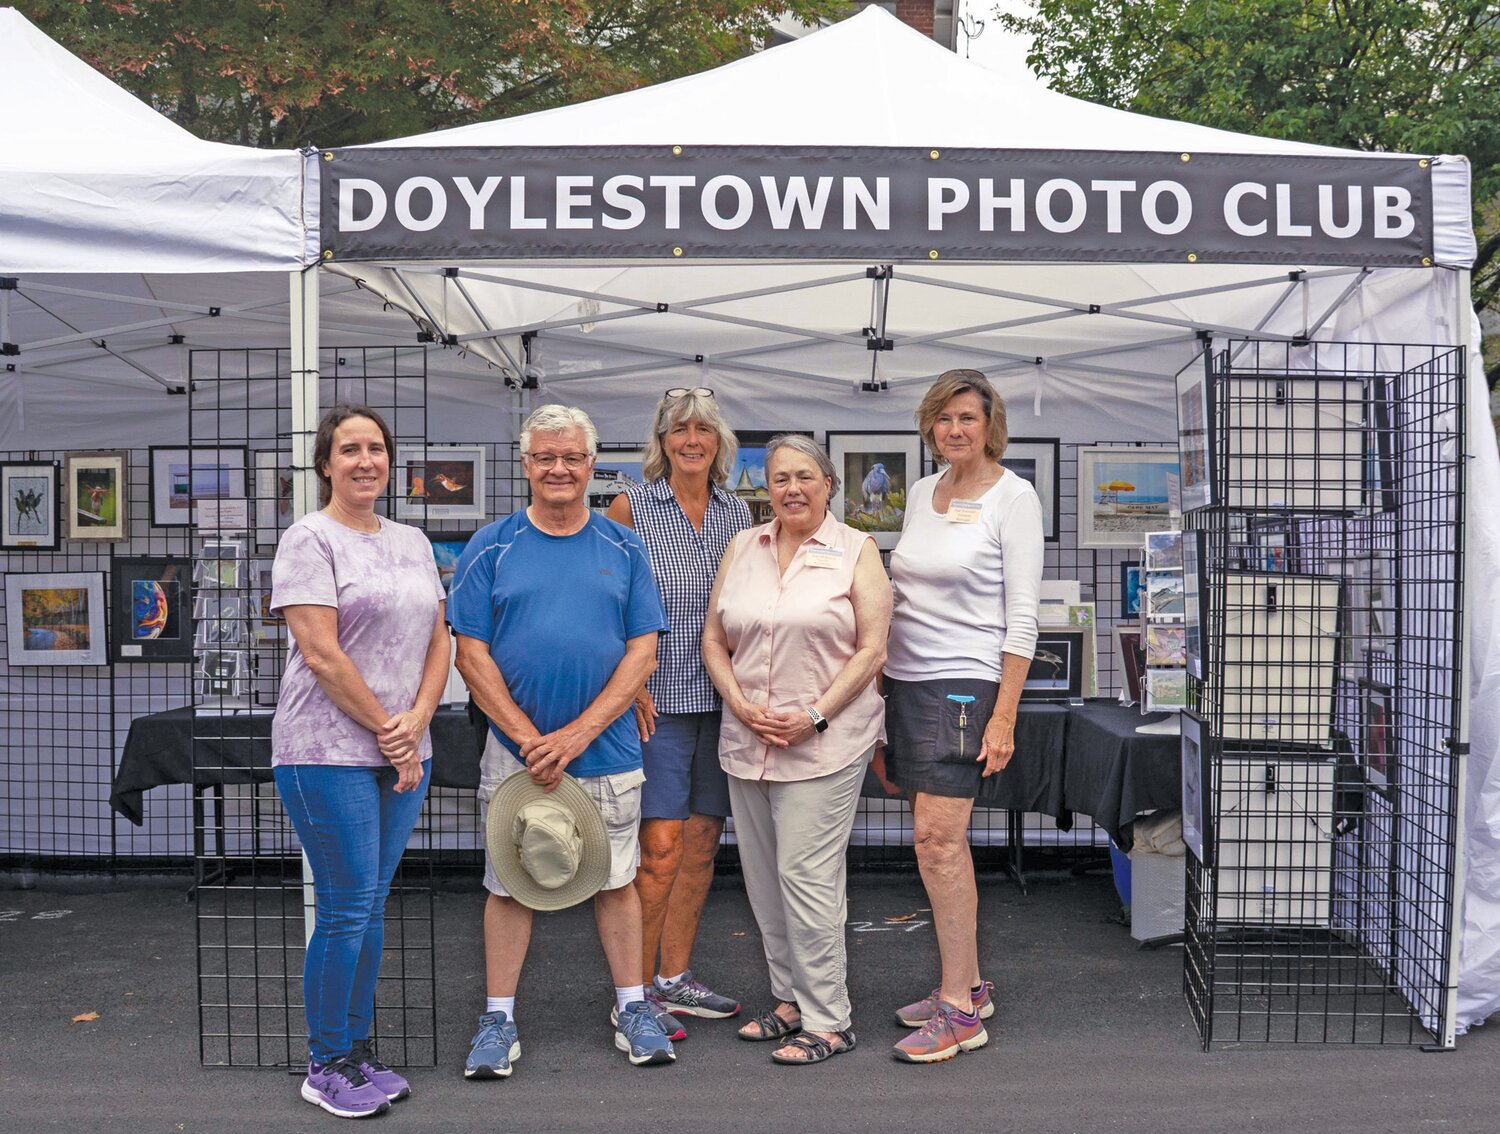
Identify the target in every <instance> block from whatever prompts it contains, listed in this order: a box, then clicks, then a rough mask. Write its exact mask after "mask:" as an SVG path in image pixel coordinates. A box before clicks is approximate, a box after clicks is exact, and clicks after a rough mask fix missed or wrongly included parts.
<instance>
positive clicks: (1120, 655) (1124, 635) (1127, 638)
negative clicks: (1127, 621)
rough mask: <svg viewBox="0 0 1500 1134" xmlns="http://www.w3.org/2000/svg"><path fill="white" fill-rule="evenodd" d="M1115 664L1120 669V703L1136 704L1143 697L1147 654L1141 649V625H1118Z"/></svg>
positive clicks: (1115, 635)
mask: <svg viewBox="0 0 1500 1134" xmlns="http://www.w3.org/2000/svg"><path fill="white" fill-rule="evenodd" d="M1114 639H1115V665H1116V667H1117V668H1118V669H1119V671H1120V703H1121V704H1122V705H1134V704H1135V703H1136V702H1138V701H1139V700H1140V699H1141V675H1142V674H1143V673H1144V672H1145V669H1146V654H1145V651H1144V650H1142V649H1141V628H1140V627H1139V626H1116V627H1115V628H1114Z"/></svg>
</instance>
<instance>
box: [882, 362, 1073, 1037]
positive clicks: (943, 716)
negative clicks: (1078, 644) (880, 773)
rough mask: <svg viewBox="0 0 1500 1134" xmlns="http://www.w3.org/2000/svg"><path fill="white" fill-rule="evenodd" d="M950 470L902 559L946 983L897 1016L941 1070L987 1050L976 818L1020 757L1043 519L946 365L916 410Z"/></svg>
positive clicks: (905, 766)
mask: <svg viewBox="0 0 1500 1134" xmlns="http://www.w3.org/2000/svg"><path fill="white" fill-rule="evenodd" d="M916 416H917V427H918V428H919V429H920V430H921V432H922V437H923V439H924V440H925V441H926V443H927V446H928V448H929V449H930V450H931V451H932V453H933V456H934V457H936V459H937V462H938V464H939V465H946V466H947V467H946V468H944V469H943V470H942V471H941V472H939V473H938V474H937V475H935V476H930V477H925V478H924V479H922V480H920V481H918V482H917V483H916V484H914V485H913V486H912V487H911V490H910V492H908V493H907V503H906V518H905V524H904V526H903V529H902V532H901V542H900V543H899V544H898V545H897V547H896V550H895V551H894V552H893V553H892V555H891V581H892V584H893V587H894V591H895V609H894V612H893V614H892V618H891V638H890V646H889V651H888V657H887V659H886V665H885V674H886V691H887V701H886V733H887V738H888V739H887V744H888V748H887V751H886V772H887V774H888V775H889V777H890V778H891V779H892V780H893V781H894V782H895V783H896V784H897V785H899V786H900V787H901V788H902V789H903V790H904V791H905V792H906V794H907V797H908V798H909V799H910V801H911V807H912V816H913V825H914V836H915V842H916V850H917V864H918V866H919V867H920V868H921V871H922V881H923V883H924V884H925V885H926V887H927V896H928V899H929V900H930V902H931V904H932V916H933V923H934V927H935V929H936V931H937V939H938V953H939V956H940V958H941V963H942V979H941V981H940V983H939V985H938V987H937V988H935V989H934V990H933V991H932V994H931V995H929V996H927V997H925V998H924V999H922V1000H919V1001H917V1002H915V1003H914V1004H908V1005H907V1006H906V1007H904V1008H902V1009H901V1010H900V1011H898V1012H897V1014H896V1015H897V1019H898V1021H899V1022H900V1023H901V1024H903V1025H904V1026H906V1027H911V1028H915V1029H917V1030H916V1031H915V1032H913V1033H912V1034H911V1035H910V1036H908V1037H907V1038H906V1039H904V1040H902V1041H901V1042H900V1043H898V1044H897V1045H896V1049H895V1054H896V1057H897V1058H898V1059H902V1060H906V1061H908V1062H912V1063H931V1062H936V1061H938V1060H943V1059H950V1058H952V1057H953V1056H954V1055H957V1054H958V1053H959V1052H960V1051H972V1050H974V1049H975V1048H979V1047H983V1046H984V1044H985V1043H987V1042H988V1040H989V1037H988V1035H987V1034H986V1032H985V1029H984V1024H983V1023H982V1022H981V1021H982V1020H983V1019H985V1018H987V1017H989V1016H991V1015H993V1014H994V1011H995V1008H994V1004H993V1002H992V1000H991V996H990V994H991V992H992V991H993V987H994V986H993V985H992V984H991V983H990V982H988V981H985V980H982V979H981V978H980V975H979V950H978V943H977V939H976V929H975V926H976V915H977V908H978V892H977V890H976V888H975V885H974V861H973V858H972V856H971V855H970V853H969V842H968V827H969V815H970V813H971V812H972V811H973V809H974V796H975V794H976V793H977V791H978V788H979V782H980V779H981V777H984V776H992V775H995V774H996V773H997V772H999V771H1000V770H1001V769H1002V768H1004V767H1005V765H1006V764H1007V763H1009V762H1010V758H1011V755H1012V753H1013V752H1014V751H1015V724H1016V711H1017V707H1018V706H1019V704H1020V700H1021V687H1022V685H1023V684H1025V681H1026V674H1027V672H1028V671H1029V669H1030V667H1031V656H1032V653H1033V652H1034V651H1035V649H1036V633H1037V632H1036V627H1037V602H1038V598H1039V595H1040V591H1041V579H1042V541H1043V536H1042V510H1041V503H1040V501H1039V500H1038V499H1037V495H1036V490H1035V489H1034V488H1033V487H1032V486H1031V484H1030V483H1029V482H1027V481H1026V480H1024V479H1022V478H1021V477H1019V476H1017V475H1016V474H1015V473H1013V472H1010V471H1008V470H1006V469H1004V468H1003V467H1001V465H1000V464H999V460H1000V457H1001V455H1002V454H1003V453H1004V452H1005V446H1006V443H1007V441H1008V440H1009V433H1008V431H1007V428H1006V421H1005V403H1004V402H1003V401H1001V399H1000V396H999V395H998V394H997V393H996V392H995V390H994V387H992V386H991V385H990V383H989V381H988V380H987V379H986V378H985V377H984V375H982V374H980V373H979V372H978V371H977V370H949V371H948V372H946V373H945V374H943V375H942V376H941V377H940V378H938V380H937V381H936V382H935V383H933V386H932V388H931V389H930V390H928V391H927V394H926V396H925V397H924V398H923V399H922V402H921V404H920V405H919V406H918V407H917V415H916Z"/></svg>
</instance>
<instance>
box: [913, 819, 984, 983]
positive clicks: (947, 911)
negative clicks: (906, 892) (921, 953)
mask: <svg viewBox="0 0 1500 1134" xmlns="http://www.w3.org/2000/svg"><path fill="white" fill-rule="evenodd" d="M973 810H974V801H973V800H972V799H955V798H952V797H949V796H944V795H928V794H927V793H926V792H917V793H916V796H915V798H914V799H913V800H912V816H913V838H914V840H915V842H916V849H917V866H918V867H919V868H920V869H921V871H922V883H923V885H925V886H926V887H927V900H928V901H930V902H931V903H932V923H933V928H934V929H935V930H936V932H937V939H938V957H939V958H940V960H941V962H942V968H943V975H942V982H941V984H940V985H939V995H940V996H941V997H942V998H943V999H944V1000H946V1001H947V1002H948V1003H949V1004H952V1005H953V1006H954V1007H957V1008H962V1009H964V1011H968V1009H969V1005H970V1003H971V1000H970V990H971V989H972V988H973V987H974V986H975V985H977V984H978V983H979V944H978V941H977V939H976V933H977V930H976V926H977V919H978V915H979V892H978V890H977V889H976V887H975V885H974V857H973V855H972V854H970V852H969V837H968V829H969V815H970V813H971V812H972V811H973Z"/></svg>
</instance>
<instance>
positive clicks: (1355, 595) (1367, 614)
mask: <svg viewBox="0 0 1500 1134" xmlns="http://www.w3.org/2000/svg"><path fill="white" fill-rule="evenodd" d="M1322 566H1323V570H1324V571H1325V572H1326V573H1328V574H1330V575H1336V576H1340V577H1342V578H1343V580H1344V622H1343V632H1342V641H1343V648H1342V649H1341V650H1340V657H1341V659H1342V660H1343V661H1344V662H1345V663H1347V664H1350V665H1364V664H1365V663H1366V662H1367V661H1368V659H1369V657H1370V656H1371V655H1372V654H1377V653H1382V652H1390V650H1391V649H1392V647H1393V646H1394V644H1395V637H1396V606H1395V600H1396V592H1395V588H1394V586H1393V585H1392V583H1391V561H1390V559H1388V558H1387V557H1386V556H1384V555H1356V556H1350V557H1348V558H1346V559H1326V560H1324V561H1323V564H1322Z"/></svg>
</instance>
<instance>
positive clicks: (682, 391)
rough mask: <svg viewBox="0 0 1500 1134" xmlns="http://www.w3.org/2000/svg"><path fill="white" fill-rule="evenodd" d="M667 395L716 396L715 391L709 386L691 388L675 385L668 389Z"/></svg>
mask: <svg viewBox="0 0 1500 1134" xmlns="http://www.w3.org/2000/svg"><path fill="white" fill-rule="evenodd" d="M666 396H667V397H669V398H686V397H689V396H691V397H695V398H711V397H713V396H714V392H713V391H712V390H710V389H709V388H708V387H707V386H693V387H692V388H689V387H687V386H673V387H672V388H671V389H670V390H668V391H667V393H666Z"/></svg>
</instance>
